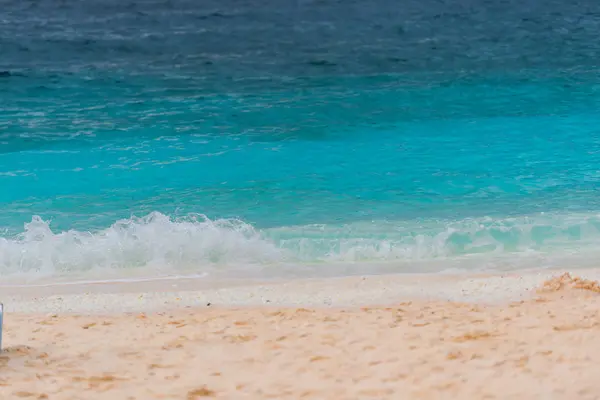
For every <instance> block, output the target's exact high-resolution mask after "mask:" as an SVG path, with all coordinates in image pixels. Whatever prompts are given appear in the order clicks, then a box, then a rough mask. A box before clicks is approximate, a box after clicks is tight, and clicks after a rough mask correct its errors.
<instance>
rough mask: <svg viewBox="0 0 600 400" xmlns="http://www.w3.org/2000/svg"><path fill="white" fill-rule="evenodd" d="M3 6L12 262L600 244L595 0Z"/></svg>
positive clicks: (166, 261)
mask: <svg viewBox="0 0 600 400" xmlns="http://www.w3.org/2000/svg"><path fill="white" fill-rule="evenodd" d="M0 9H2V12H1V13H0V284H2V283H11V284H12V283H15V282H16V283H35V282H45V281H48V280H50V281H55V280H56V281H75V280H80V279H107V280H110V279H121V278H126V279H129V278H132V277H135V278H139V277H151V276H163V277H174V276H188V275H190V276H206V277H228V278H240V277H241V278H270V277H302V276H330V275H342V274H370V273H382V272H399V273H401V272H409V273H418V272H428V273H440V272H449V271H450V272H456V271H484V270H485V271H488V270H494V271H498V270H511V269H524V268H539V267H542V268H547V267H574V266H580V267H585V266H597V265H598V264H597V260H598V259H599V257H600V195H599V189H600V67H599V65H600V63H599V60H600V41H598V37H599V36H600V3H599V2H597V1H591V0H589V1H583V0H582V1H572V2H565V1H553V0H548V1H543V2H542V1H539V0H537V1H533V0H505V1H492V0H461V1H450V0H418V1H417V0H406V1H403V2H400V3H399V2H396V1H391V0H372V1H369V2H365V1H359V0H344V1H342V0H296V1H293V0H278V1H275V0H256V1H249V0H219V1H216V0H206V1H202V2H198V1H192V0H160V1H159V0H139V1H138V0H136V1H129V0H125V1H116V0H102V1H92V0H73V1H66V0H52V1H51V0H35V1H32V0H19V1H16V0H1V1H0Z"/></svg>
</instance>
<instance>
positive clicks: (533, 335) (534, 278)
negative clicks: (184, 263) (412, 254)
mask: <svg viewBox="0 0 600 400" xmlns="http://www.w3.org/2000/svg"><path fill="white" fill-rule="evenodd" d="M581 274H582V275H583V276H586V277H591V278H593V277H596V276H597V274H598V272H597V271H585V272H584V271H581ZM551 276H554V278H551ZM573 276H574V275H561V274H560V273H558V272H546V273H544V274H521V275H519V274H511V275H509V276H508V275H507V276H480V277H475V278H474V277H465V276H455V277H430V278H427V277H398V276H388V277H385V276H383V277H362V278H361V277H353V278H341V279H329V280H322V281H310V282H309V281H306V282H288V283H272V284H269V285H255V286H251V287H249V286H243V285H241V286H232V287H221V288H217V289H205V290H204V289H203V290H196V291H194V290H193V286H194V285H193V284H192V283H188V285H189V287H185V288H184V290H182V291H172V289H173V287H172V286H169V288H168V290H167V289H165V290H164V291H145V292H143V293H142V292H135V291H132V290H131V287H129V288H120V289H119V288H116V289H115V287H114V286H112V287H111V289H110V290H107V287H86V288H85V293H83V294H80V293H77V291H76V290H72V289H64V288H63V289H60V288H52V289H48V290H49V291H50V292H52V291H58V292H60V291H61V290H63V292H62V293H58V294H52V295H48V296H46V297H44V298H39V297H38V298H36V297H31V296H32V295H33V291H32V290H30V289H27V290H26V289H23V290H21V291H20V292H19V291H15V290H13V291H12V292H11V291H10V290H8V289H4V292H2V291H1V289H0V298H3V299H9V300H10V302H9V301H7V300H4V301H5V302H6V303H7V308H8V312H7V315H6V316H5V335H4V339H5V340H4V346H5V349H4V352H2V353H0V398H2V399H12V398H15V399H16V398H29V399H59V400H60V399H203V398H226V399H245V398H248V399H265V398H274V399H363V398H364V399H387V398H389V399H430V398H431V399H439V398H448V399H450V398H452V399H454V398H460V399H485V398H490V399H492V398H498V399H511V398H515V399H516V398H519V399H523V398H528V399H529V398H544V399H548V398H552V399H575V398H577V399H597V398H600V386H599V385H598V384H597V380H598V376H600V367H599V365H600V339H599V338H600V286H598V284H597V283H595V282H594V281H592V280H589V281H587V280H579V279H574V278H573ZM545 280H546V284H545V285H544V283H543V282H544V281H545ZM156 285H158V286H161V285H162V286H163V287H164V282H163V283H162V284H161V283H156ZM184 286H185V285H184ZM138 288H142V289H148V288H149V287H140V286H139V285H138ZM156 288H157V287H154V289H156ZM79 289H81V288H79ZM402 289H403V290H404V292H402ZM50 292H48V293H46V294H49V293H50ZM382 293H383V294H382ZM217 294H219V296H217ZM2 296H3V297H2ZM113 297H114V298H113ZM118 299H122V302H121V304H120V305H121V308H119V301H118ZM253 299H254V300H253ZM310 299H312V301H311V300H310ZM211 300H212V302H211ZM209 303H210V304H209ZM44 307H46V308H44Z"/></svg>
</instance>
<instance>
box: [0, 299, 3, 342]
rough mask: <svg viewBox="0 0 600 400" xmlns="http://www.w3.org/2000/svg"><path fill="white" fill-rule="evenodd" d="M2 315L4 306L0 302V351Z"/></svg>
mask: <svg viewBox="0 0 600 400" xmlns="http://www.w3.org/2000/svg"><path fill="white" fill-rule="evenodd" d="M3 316H4V306H3V305H2V303H0V351H2V317H3Z"/></svg>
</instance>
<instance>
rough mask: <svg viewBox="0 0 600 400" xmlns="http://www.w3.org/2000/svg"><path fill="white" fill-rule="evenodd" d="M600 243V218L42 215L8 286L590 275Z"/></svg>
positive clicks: (2, 270)
mask: <svg viewBox="0 0 600 400" xmlns="http://www.w3.org/2000/svg"><path fill="white" fill-rule="evenodd" d="M599 245H600V218H599V217H598V215H595V214H563V215H559V214H539V215H535V216H522V217H511V218H490V217H486V218H479V219H464V220H458V221H450V220H419V221H416V220H414V221H373V222H359V223H351V224H345V225H308V226H295V227H280V228H270V229H264V230H259V229H256V228H255V227H253V226H252V225H250V224H248V223H245V222H243V221H240V220H237V219H216V220H211V219H209V218H207V217H205V216H203V215H191V216H187V217H185V218H171V217H169V216H167V215H164V214H161V213H159V212H153V213H151V214H149V215H147V216H145V217H132V218H129V219H123V220H119V221H117V222H115V223H114V224H112V225H111V226H110V227H108V228H106V229H103V230H99V231H95V232H83V231H77V230H69V231H64V232H54V231H53V230H52V229H51V225H50V223H49V222H48V221H44V220H43V219H42V218H40V217H38V216H34V217H33V218H32V220H31V222H29V223H26V224H25V226H24V230H23V232H22V233H20V234H18V235H16V236H14V237H0V277H2V281H1V282H0V284H1V285H6V284H9V283H15V282H17V283H19V282H22V281H26V282H30V281H31V280H32V279H34V280H38V281H39V280H42V281H44V279H46V278H47V279H52V280H54V281H56V280H60V281H62V282H65V281H67V282H68V281H69V280H70V279H76V280H78V281H79V280H94V281H102V280H118V279H129V280H135V279H143V278H144V277H148V276H152V277H156V276H162V277H166V278H169V277H172V276H180V275H184V276H191V275H194V276H205V275H212V276H223V275H225V276H226V275H227V274H230V276H229V277H240V276H242V277H244V276H245V277H259V278H268V277H271V276H273V275H278V274H279V277H286V276H290V275H295V276H309V275H311V274H312V275H335V274H341V275H343V274H348V273H383V272H386V273H389V272H443V271H445V270H448V269H456V270H464V269H469V270H473V269H476V270H494V269H495V270H505V269H515V268H532V267H559V266H563V265H565V264H568V265H577V266H581V267H583V266H588V265H590V266H592V265H595V264H596V260H597V259H598V256H600V250H599V249H600V246H599ZM37 283H39V282H37Z"/></svg>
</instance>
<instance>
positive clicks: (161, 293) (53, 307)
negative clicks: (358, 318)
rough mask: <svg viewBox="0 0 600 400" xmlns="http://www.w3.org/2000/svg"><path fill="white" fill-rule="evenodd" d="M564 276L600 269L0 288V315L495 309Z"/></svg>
mask: <svg viewBox="0 0 600 400" xmlns="http://www.w3.org/2000/svg"><path fill="white" fill-rule="evenodd" d="M564 272H569V273H571V274H572V275H576V276H581V277H584V278H587V279H592V280H600V269H577V268H572V269H552V270H550V269H540V270H529V271H522V272H519V271H511V272H508V273H485V274H484V273H473V274H468V273H461V274H389V275H363V276H347V277H334V278H309V279H288V280H284V279H275V280H271V281H268V280H258V279H257V280H250V281H248V280H235V279H228V280H224V279H222V280H210V279H206V278H194V277H191V278H185V277H180V278H178V279H172V280H170V279H156V280H154V279H145V280H143V281H137V282H102V283H82V284H69V285H61V284H57V285H48V286H31V287H29V286H12V287H6V286H5V287H0V301H1V302H3V303H4V306H5V310H6V311H5V312H6V313H14V312H16V313H30V314H39V313H75V314H111V313H123V312H155V311H169V310H176V309H182V308H183V309H185V308H202V307H207V305H210V306H218V307H260V306H270V307H273V306H281V307H356V306H378V305H388V304H393V303H397V302H401V301H406V300H419V301H452V302H466V303H477V304H499V303H506V302H510V301H518V300H523V299H528V298H529V297H530V295H531V293H532V291H533V290H534V289H536V288H538V287H539V286H540V285H541V284H542V283H543V282H544V281H545V280H548V279H551V278H552V277H555V276H557V275H560V274H562V273H564Z"/></svg>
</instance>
